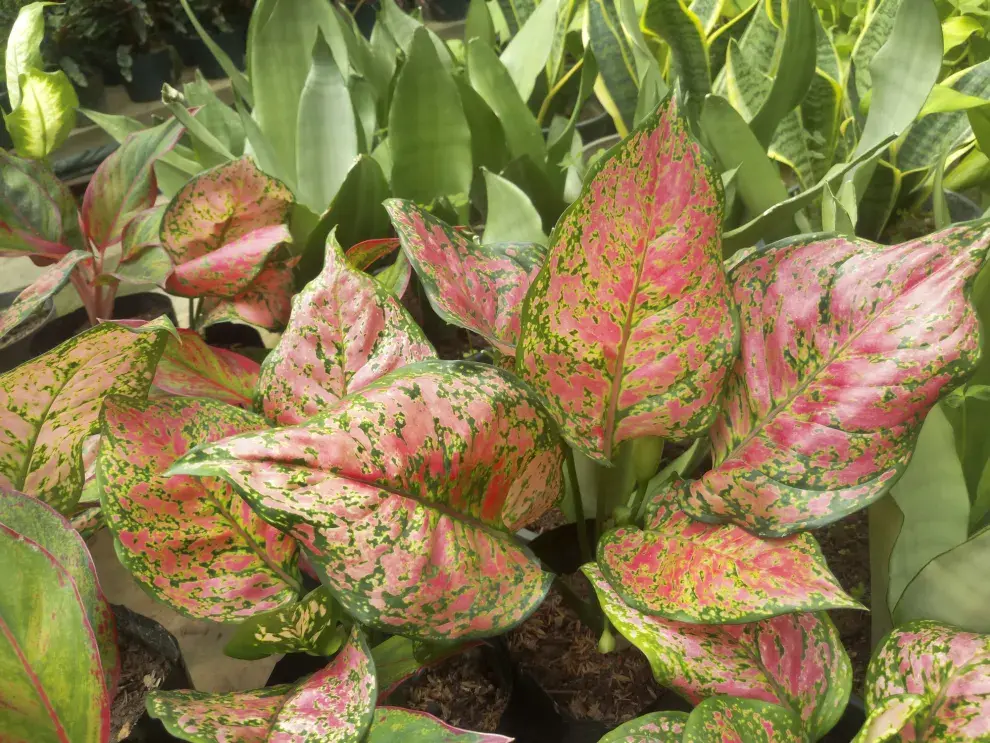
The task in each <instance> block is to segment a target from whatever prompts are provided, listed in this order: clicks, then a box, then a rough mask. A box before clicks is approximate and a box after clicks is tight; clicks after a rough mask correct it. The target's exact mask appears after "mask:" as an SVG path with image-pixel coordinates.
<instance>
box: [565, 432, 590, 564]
mask: <svg viewBox="0 0 990 743" xmlns="http://www.w3.org/2000/svg"><path fill="white" fill-rule="evenodd" d="M564 451H565V452H566V453H565V455H564V458H565V459H566V460H567V477H568V479H570V481H571V494H572V495H573V496H574V516H575V518H576V519H577V527H578V530H577V533H578V546H579V547H580V549H581V559H582V560H584V562H593V561H594V559H595V556H594V553H593V552H592V551H591V545H590V544H588V529H587V519H586V518H585V515H584V501H583V500H581V486H580V485H578V478H577V467H575V466H574V450H573V449H571V447H569V446H566V445H565V446H564Z"/></svg>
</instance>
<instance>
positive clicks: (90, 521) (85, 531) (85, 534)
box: [68, 501, 106, 539]
mask: <svg viewBox="0 0 990 743" xmlns="http://www.w3.org/2000/svg"><path fill="white" fill-rule="evenodd" d="M68 518H69V523H70V524H72V528H73V529H75V530H76V532H78V534H79V536H81V537H82V538H83V539H89V538H90V537H91V536H93V535H94V534H96V532H98V531H99V530H100V529H102V528H103V527H104V526H106V521H105V520H104V518H103V507H102V506H101V505H100V504H99V503H94V502H92V501H86V502H85V503H83V502H80V503H78V504H76V507H75V509H74V510H73V511H72V513H71V514H69V517H68Z"/></svg>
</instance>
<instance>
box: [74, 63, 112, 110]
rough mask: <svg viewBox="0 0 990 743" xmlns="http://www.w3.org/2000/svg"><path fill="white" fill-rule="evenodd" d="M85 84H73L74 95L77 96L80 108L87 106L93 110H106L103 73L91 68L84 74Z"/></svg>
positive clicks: (105, 89) (105, 90) (105, 88)
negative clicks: (83, 85)
mask: <svg viewBox="0 0 990 743" xmlns="http://www.w3.org/2000/svg"><path fill="white" fill-rule="evenodd" d="M86 83H87V84H86V86H85V87H82V86H79V85H77V86H74V87H75V88H76V95H77V96H78V97H79V105H80V106H81V107H82V108H89V109H92V110H93V111H106V110H107V86H106V83H105V82H104V77H103V73H102V72H100V71H99V70H92V71H89V72H87V74H86Z"/></svg>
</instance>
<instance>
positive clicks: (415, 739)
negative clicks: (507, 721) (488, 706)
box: [365, 707, 512, 743]
mask: <svg viewBox="0 0 990 743" xmlns="http://www.w3.org/2000/svg"><path fill="white" fill-rule="evenodd" d="M511 741H512V738H506V737H505V736H504V735H495V734H494V733H475V732H472V731H470V730H461V729H460V728H455V727H454V726H453V725H448V724H447V723H445V722H444V721H443V720H438V719H437V718H436V717H434V716H433V715H430V714H427V713H426V712H420V711H419V710H412V709H401V708H399V707H379V708H378V709H376V710H375V717H374V721H373V722H372V723H371V731H370V732H369V733H368V737H367V738H366V740H365V743H511Z"/></svg>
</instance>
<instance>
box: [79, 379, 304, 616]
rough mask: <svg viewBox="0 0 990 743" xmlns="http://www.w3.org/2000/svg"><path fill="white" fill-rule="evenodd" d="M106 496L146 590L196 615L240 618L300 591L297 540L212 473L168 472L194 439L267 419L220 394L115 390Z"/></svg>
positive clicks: (108, 420) (119, 545)
mask: <svg viewBox="0 0 990 743" xmlns="http://www.w3.org/2000/svg"><path fill="white" fill-rule="evenodd" d="M101 424H102V429H103V442H102V444H101V446H100V453H99V459H98V474H97V477H98V481H99V483H100V488H99V490H100V500H101V503H102V505H103V512H104V516H105V518H106V521H107V526H108V527H109V528H110V531H111V532H113V535H114V547H115V548H116V551H117V557H118V558H119V559H120V562H121V563H122V564H123V565H124V567H126V568H127V570H128V572H130V574H131V576H132V577H133V578H134V580H136V581H137V582H138V583H139V584H140V585H141V586H142V587H143V588H144V589H145V590H146V591H148V592H149V593H151V594H152V595H153V596H155V597H156V598H157V599H159V600H161V601H164V602H165V603H166V604H168V605H169V606H171V607H172V608H173V609H175V610H176V611H178V612H180V613H182V614H185V615H187V616H191V617H195V618H197V619H211V620H213V621H218V622H229V621H236V620H237V619H241V618H244V617H249V616H252V615H254V614H257V613H259V612H263V611H268V610H271V609H275V608H278V607H280V606H285V605H287V604H290V603H292V602H293V601H295V599H296V598H297V596H298V591H299V587H300V576H299V571H298V568H297V567H296V543H295V541H294V540H293V539H292V538H291V537H288V536H286V535H284V534H282V533H281V532H279V531H276V530H275V529H273V528H272V527H271V526H269V525H268V524H266V523H265V522H264V521H262V520H261V519H260V518H259V517H258V516H257V515H255V513H254V512H253V511H252V510H251V508H250V507H249V506H248V504H247V503H246V502H244V501H243V500H242V499H241V498H240V496H238V495H237V494H236V493H234V492H233V490H232V489H231V487H230V486H229V485H228V484H227V483H225V482H223V481H222V480H218V479H215V478H209V479H198V478H191V477H185V476H178V477H167V476H164V475H163V474H162V473H163V472H165V470H166V469H168V467H169V466H170V465H171V464H172V462H173V461H175V460H176V459H177V458H178V457H181V456H182V455H184V454H185V453H186V452H187V451H189V450H190V449H192V448H193V447H194V446H196V445H200V444H205V443H207V442H210V441H216V440H218V439H223V438H225V437H227V436H233V435H235V434H238V433H243V432H245V431H252V430H255V429H257V428H260V427H262V426H263V425H264V422H263V421H262V420H261V419H260V418H259V417H258V416H256V415H253V414H252V413H248V412H245V411H243V410H241V409H239V408H235V407H233V406H230V405H226V404H224V403H221V402H217V401H215V400H207V399H200V398H181V397H175V398H160V399H156V400H155V401H153V402H149V403H146V404H145V405H141V406H133V405H128V404H126V402H125V401H119V400H118V399H116V398H110V399H108V400H107V401H106V403H105V404H104V410H103V414H102V417H101Z"/></svg>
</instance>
